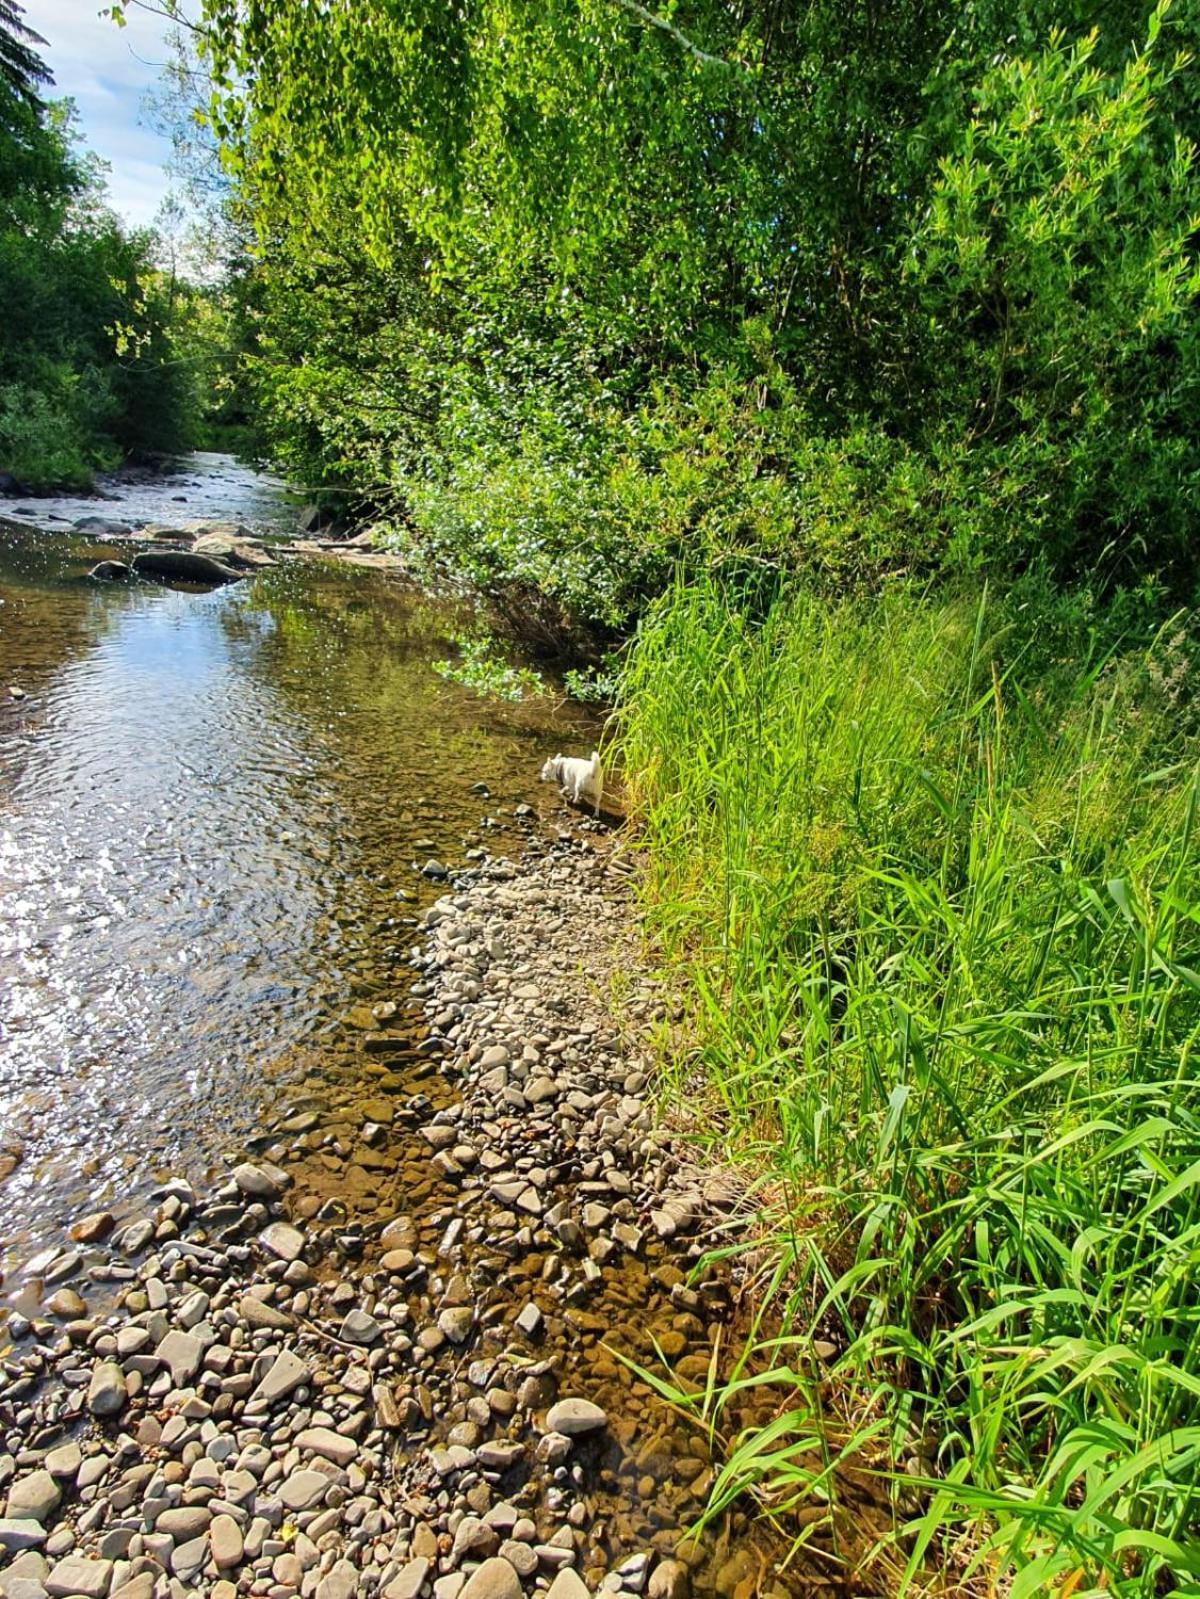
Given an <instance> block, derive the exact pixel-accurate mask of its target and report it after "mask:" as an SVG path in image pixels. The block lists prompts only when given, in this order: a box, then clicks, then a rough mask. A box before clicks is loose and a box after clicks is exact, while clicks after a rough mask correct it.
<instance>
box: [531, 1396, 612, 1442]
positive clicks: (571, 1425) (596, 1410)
mask: <svg viewBox="0 0 1200 1599" xmlns="http://www.w3.org/2000/svg"><path fill="white" fill-rule="evenodd" d="M607 1425H608V1417H607V1416H606V1415H605V1413H604V1411H603V1410H601V1408H600V1406H599V1405H593V1404H592V1402H591V1401H590V1400H588V1399H560V1400H559V1401H558V1403H557V1404H555V1405H551V1407H550V1409H549V1410H548V1411H547V1412H546V1430H547V1431H548V1432H557V1433H561V1434H562V1435H563V1436H564V1437H565V1438H579V1437H582V1436H583V1435H584V1434H585V1433H589V1432H598V1431H599V1430H600V1428H601V1427H605V1426H607Z"/></svg>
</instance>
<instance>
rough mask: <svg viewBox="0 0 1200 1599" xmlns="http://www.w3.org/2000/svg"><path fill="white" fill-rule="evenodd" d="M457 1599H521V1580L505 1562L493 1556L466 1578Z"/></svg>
mask: <svg viewBox="0 0 1200 1599" xmlns="http://www.w3.org/2000/svg"><path fill="white" fill-rule="evenodd" d="M459 1599H521V1579H520V1578H519V1577H518V1576H517V1574H516V1572H515V1571H514V1570H513V1568H512V1567H511V1566H510V1565H509V1563H508V1561H507V1560H502V1559H501V1558H500V1556H499V1555H493V1556H492V1558H491V1559H490V1560H485V1561H484V1562H483V1564H482V1565H481V1566H479V1567H478V1568H477V1569H476V1570H475V1571H473V1572H472V1573H471V1575H470V1576H469V1577H468V1578H467V1581H466V1585H465V1586H464V1588H463V1590H462V1593H461V1594H460V1596H459Z"/></svg>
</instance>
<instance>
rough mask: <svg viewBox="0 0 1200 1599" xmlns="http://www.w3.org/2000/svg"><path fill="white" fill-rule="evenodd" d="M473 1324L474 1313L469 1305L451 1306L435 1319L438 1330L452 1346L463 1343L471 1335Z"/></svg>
mask: <svg viewBox="0 0 1200 1599" xmlns="http://www.w3.org/2000/svg"><path fill="white" fill-rule="evenodd" d="M474 1322H475V1312H474V1311H473V1310H472V1309H471V1307H470V1305H452V1306H451V1307H450V1309H449V1310H443V1311H442V1313H441V1315H440V1316H439V1317H438V1319H437V1324H438V1327H439V1329H440V1330H441V1331H442V1332H443V1333H444V1334H445V1335H446V1337H447V1338H448V1339H449V1340H450V1342H451V1343H452V1344H462V1343H465V1342H466V1340H467V1339H468V1338H469V1337H470V1335H471V1328H472V1326H473V1325H474Z"/></svg>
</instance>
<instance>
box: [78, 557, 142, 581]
mask: <svg viewBox="0 0 1200 1599" xmlns="http://www.w3.org/2000/svg"><path fill="white" fill-rule="evenodd" d="M88 576H89V577H90V578H91V579H92V581H93V582H94V583H125V582H127V581H128V580H129V579H130V578H131V577H132V576H133V568H132V567H131V566H129V565H128V564H127V563H126V562H125V561H97V562H96V564H95V566H93V567H92V569H91V571H90V572H89V573H88Z"/></svg>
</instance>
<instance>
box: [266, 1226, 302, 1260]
mask: <svg viewBox="0 0 1200 1599" xmlns="http://www.w3.org/2000/svg"><path fill="white" fill-rule="evenodd" d="M258 1241H259V1243H260V1244H261V1245H262V1246H263V1248H264V1249H265V1250H266V1251H267V1252H268V1254H271V1255H277V1256H278V1257H279V1259H280V1260H286V1261H289V1262H290V1261H293V1260H297V1259H299V1257H300V1255H301V1254H302V1253H303V1250H304V1234H303V1233H302V1232H300V1231H298V1230H297V1229H296V1228H295V1227H289V1226H288V1224H287V1222H285V1221H273V1222H272V1223H271V1225H270V1226H269V1227H264V1229H263V1230H262V1232H261V1233H259V1235H258Z"/></svg>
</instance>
